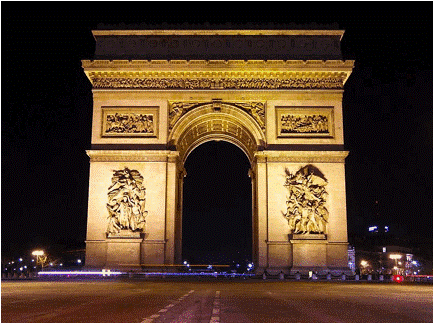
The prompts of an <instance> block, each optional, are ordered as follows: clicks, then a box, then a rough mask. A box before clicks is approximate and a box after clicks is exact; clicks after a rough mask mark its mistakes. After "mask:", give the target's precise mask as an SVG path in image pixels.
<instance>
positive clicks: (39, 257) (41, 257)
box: [32, 250, 47, 270]
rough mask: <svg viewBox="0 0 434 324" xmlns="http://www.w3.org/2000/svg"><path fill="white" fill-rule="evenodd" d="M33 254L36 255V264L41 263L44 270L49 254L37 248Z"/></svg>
mask: <svg viewBox="0 0 434 324" xmlns="http://www.w3.org/2000/svg"><path fill="white" fill-rule="evenodd" d="M32 255H34V256H35V257H36V264H38V263H40V264H41V269H42V270H44V263H45V261H47V256H46V255H45V253H44V251H42V250H35V251H33V252H32Z"/></svg>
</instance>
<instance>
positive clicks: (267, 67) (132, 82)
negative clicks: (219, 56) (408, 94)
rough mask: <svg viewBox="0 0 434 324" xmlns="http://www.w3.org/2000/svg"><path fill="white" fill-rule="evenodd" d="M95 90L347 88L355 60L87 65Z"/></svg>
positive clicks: (98, 62)
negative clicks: (346, 82) (345, 85)
mask: <svg viewBox="0 0 434 324" xmlns="http://www.w3.org/2000/svg"><path fill="white" fill-rule="evenodd" d="M82 65H83V69H84V71H85V73H86V75H87V77H88V78H89V80H90V81H91V83H92V85H93V87H94V88H95V89H149V90H153V89H158V90H176V89H182V90H222V89H234V90H243V89H264V90H276V89H307V90H310V89H343V86H344V84H345V81H346V80H347V79H348V77H349V76H350V74H351V71H352V68H353V65H354V61H339V60H330V61H321V60H308V61H301V60H289V61H284V60H270V61H264V60H249V61H243V60H232V61H231V60H230V61H225V60H191V61H186V60H172V61H167V60H150V61H148V60H113V61H110V60H95V61H89V60H83V61H82Z"/></svg>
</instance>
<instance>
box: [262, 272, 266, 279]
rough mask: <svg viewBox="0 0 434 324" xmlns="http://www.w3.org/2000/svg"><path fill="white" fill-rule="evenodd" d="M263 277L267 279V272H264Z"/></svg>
mask: <svg viewBox="0 0 434 324" xmlns="http://www.w3.org/2000/svg"><path fill="white" fill-rule="evenodd" d="M262 279H264V280H265V279H267V275H266V274H265V272H264V273H263V274H262Z"/></svg>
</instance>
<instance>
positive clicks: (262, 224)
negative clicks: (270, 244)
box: [253, 156, 268, 273]
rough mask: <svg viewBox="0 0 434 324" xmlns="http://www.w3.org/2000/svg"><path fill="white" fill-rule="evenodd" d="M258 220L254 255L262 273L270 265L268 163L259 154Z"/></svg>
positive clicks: (257, 269) (257, 171) (257, 177)
mask: <svg viewBox="0 0 434 324" xmlns="http://www.w3.org/2000/svg"><path fill="white" fill-rule="evenodd" d="M255 192H256V215H255V216H256V221H255V222H254V223H255V227H257V235H254V237H256V242H255V244H254V245H253V246H254V248H255V252H254V255H257V257H258V260H257V261H256V262H257V265H256V271H257V272H258V273H262V272H263V271H264V270H265V269H266V268H267V267H268V248H267V241H268V215H267V195H268V193H267V164H266V161H265V159H263V158H262V157H261V156H258V158H257V160H256V190H255Z"/></svg>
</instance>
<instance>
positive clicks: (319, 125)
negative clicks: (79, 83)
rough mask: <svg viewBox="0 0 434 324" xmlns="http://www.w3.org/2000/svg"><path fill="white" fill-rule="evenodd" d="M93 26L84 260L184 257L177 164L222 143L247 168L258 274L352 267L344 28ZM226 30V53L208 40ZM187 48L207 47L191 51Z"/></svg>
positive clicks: (170, 262) (95, 263)
mask: <svg viewBox="0 0 434 324" xmlns="http://www.w3.org/2000/svg"><path fill="white" fill-rule="evenodd" d="M93 33H94V36H95V39H96V41H97V46H96V55H95V59H94V60H92V61H89V60H83V61H82V63H83V69H84V71H85V73H86V75H87V76H88V78H89V80H90V82H91V83H92V86H93V89H92V92H93V102H94V107H93V120H92V140H91V150H89V151H87V153H88V155H89V157H90V176H89V207H88V224H87V236H86V266H88V267H97V268H105V267H110V268H125V269H137V268H147V267H152V268H153V269H154V268H155V267H157V266H163V267H166V266H176V264H177V263H180V261H181V259H180V258H181V248H182V227H181V220H182V212H181V211H182V183H183V177H184V174H185V172H184V168H183V164H184V163H185V161H186V159H187V157H188V155H189V154H190V152H192V150H194V149H195V148H196V147H197V146H198V145H200V144H202V143H204V142H206V141H211V140H223V141H227V142H230V143H232V144H235V145H236V146H238V147H239V148H240V149H241V150H242V151H243V152H244V153H245V154H246V156H247V157H248V159H249V161H250V164H251V171H250V177H251V179H252V201H253V203H252V214H253V226H252V227H253V229H252V233H253V247H252V250H253V260H254V262H255V268H256V271H257V272H258V273H262V272H264V271H267V272H269V273H272V272H274V273H280V272H285V273H290V272H292V273H295V272H300V273H302V272H306V273H308V272H309V271H312V270H316V271H327V272H329V271H335V272H337V273H342V272H346V271H348V270H349V269H348V242H347V241H348V239H347V224H346V199H345V197H346V195H345V167H344V162H345V158H346V156H347V154H348V152H346V151H345V150H344V137H343V114H342V96H343V91H344V84H345V82H346V80H347V79H348V77H349V76H350V74H351V71H352V68H353V66H354V61H342V60H341V56H340V47H339V46H340V45H339V42H340V39H341V38H342V35H343V31H337V30H294V31H291V30H289V31H283V30H268V31H266V30H265V31H264V30H258V31H245V30H215V31H208V30H206V31H203V30H189V31H186V30H185V31H163V30H158V31H140V30H136V31H134V30H125V31H110V30H107V31H94V32H93ZM218 39H225V42H222V43H221V44H225V45H226V47H225V48H224V49H222V48H219V49H217V48H213V49H212V48H208V46H209V45H210V44H215V42H214V40H218ZM175 40H176V41H177V43H178V42H179V44H180V45H181V44H182V46H181V47H179V48H167V47H165V45H164V44H167V42H168V41H175ZM277 40H279V44H283V45H285V44H286V45H285V46H282V47H281V48H280V47H279V48H277V47H275V44H277V43H276V41H277ZM240 41H241V43H239V42H240ZM193 43H195V44H202V45H203V46H204V47H203V48H204V50H203V51H202V53H203V55H205V56H207V55H211V54H212V55H211V56H210V57H205V58H204V59H197V58H196V59H194V58H193V57H191V56H190V55H191V54H192V53H196V52H197V51H198V50H197V48H193V47H191V46H192V44H193ZM159 44H160V45H161V46H160V45H159ZM234 44H244V45H245V46H244V48H243V49H241V48H238V47H235V46H234ZM258 44H268V45H269V46H268V47H267V48H264V47H263V46H261V48H259V47H258V46H257V45H258ZM311 44H315V46H313V47H312V46H310V45H311ZM305 45H309V46H305ZM155 46H157V47H158V46H160V47H158V48H157V47H155ZM205 48H207V49H206V50H205ZM222 50H223V51H222ZM239 50H240V51H241V52H239ZM168 51H169V52H168ZM175 54H176V55H175ZM246 54H249V55H250V56H247V57H246V56H245V55H246ZM277 54H278V55H277ZM276 55H277V56H276ZM168 57H178V59H173V60H169V61H168V60H167V59H168ZM246 58H247V60H246ZM277 58H278V59H277ZM316 177H319V178H321V181H320V180H319V179H318V178H316ZM313 179H316V180H315V181H314V180H313ZM319 184H321V185H319ZM119 188H120V189H119ZM117 189H119V190H117ZM119 192H120V193H121V194H120V195H117V194H118V193H119ZM294 194H295V196H294ZM326 194H327V195H326ZM127 195H128V196H129V197H126V196H127ZM309 197H310V198H309ZM295 207H297V208H295ZM133 210H134V212H130V211H133ZM124 211H126V212H127V214H128V215H129V216H128V217H131V218H132V219H133V225H134V226H131V224H128V223H126V222H125V221H124V220H122V221H121V218H123V217H124V216H125V215H123V214H122V213H123V212H124ZM128 217H127V218H128ZM318 217H320V218H318ZM301 218H303V222H302V221H301ZM317 218H318V219H317Z"/></svg>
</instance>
